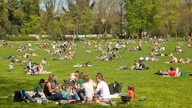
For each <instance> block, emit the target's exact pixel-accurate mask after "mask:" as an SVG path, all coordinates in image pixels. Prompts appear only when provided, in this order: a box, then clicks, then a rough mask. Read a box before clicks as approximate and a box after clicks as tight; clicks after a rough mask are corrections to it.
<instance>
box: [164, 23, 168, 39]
mask: <svg viewBox="0 0 192 108" xmlns="http://www.w3.org/2000/svg"><path fill="white" fill-rule="evenodd" d="M165 27H166V35H167V37H168V24H167V25H166V26H165Z"/></svg>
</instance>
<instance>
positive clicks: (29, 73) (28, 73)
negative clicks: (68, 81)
mask: <svg viewBox="0 0 192 108" xmlns="http://www.w3.org/2000/svg"><path fill="white" fill-rule="evenodd" d="M50 73H52V72H51V71H50V72H47V73H38V72H35V74H50ZM26 75H31V72H27V73H26Z"/></svg>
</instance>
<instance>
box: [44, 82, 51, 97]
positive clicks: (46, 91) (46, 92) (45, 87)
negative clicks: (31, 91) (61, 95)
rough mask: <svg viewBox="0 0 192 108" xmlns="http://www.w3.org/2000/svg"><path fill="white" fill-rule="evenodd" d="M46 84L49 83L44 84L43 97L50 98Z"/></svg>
mask: <svg viewBox="0 0 192 108" xmlns="http://www.w3.org/2000/svg"><path fill="white" fill-rule="evenodd" d="M47 83H49V82H46V83H45V86H44V90H43V93H44V94H45V96H51V95H52V93H50V92H49V89H48V86H47Z"/></svg>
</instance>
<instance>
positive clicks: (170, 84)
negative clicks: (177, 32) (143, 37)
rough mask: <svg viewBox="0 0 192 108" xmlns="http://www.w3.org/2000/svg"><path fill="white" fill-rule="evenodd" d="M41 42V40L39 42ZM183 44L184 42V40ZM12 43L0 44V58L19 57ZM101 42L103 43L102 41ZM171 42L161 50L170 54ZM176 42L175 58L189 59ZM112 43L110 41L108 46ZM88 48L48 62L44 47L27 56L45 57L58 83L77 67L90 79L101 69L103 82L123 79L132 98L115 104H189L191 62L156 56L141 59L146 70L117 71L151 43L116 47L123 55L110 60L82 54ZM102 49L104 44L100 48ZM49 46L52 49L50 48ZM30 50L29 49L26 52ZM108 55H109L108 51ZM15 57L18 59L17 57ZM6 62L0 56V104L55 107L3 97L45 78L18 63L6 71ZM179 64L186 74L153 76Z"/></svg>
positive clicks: (143, 53)
mask: <svg viewBox="0 0 192 108" xmlns="http://www.w3.org/2000/svg"><path fill="white" fill-rule="evenodd" d="M34 43H35V42H32V45H33V46H32V47H35V45H34ZM40 43H43V42H40ZM183 43H184V45H186V43H187V42H184V41H183ZM10 44H13V45H14V47H13V48H4V47H0V57H4V56H5V57H7V56H9V55H19V56H22V55H23V54H24V53H26V52H17V51H16V50H15V49H16V48H18V46H19V44H18V42H9V45H10ZM77 45H78V46H79V45H80V46H85V45H82V44H80V43H77ZM102 45H104V43H102ZM136 45H137V44H129V45H128V48H130V47H132V46H136ZM175 45H177V41H175V42H167V43H166V44H164V46H165V51H162V52H161V53H163V54H165V53H173V51H174V48H175ZM184 45H180V46H181V48H182V49H183V51H184V52H185V53H173V55H174V56H175V57H177V58H178V59H180V58H181V57H182V58H183V59H184V60H185V59H186V58H187V57H189V58H190V59H192V54H191V52H192V49H189V48H187V46H184ZM112 46H114V44H113V45H112ZM88 47H91V48H76V50H75V52H76V53H77V55H76V56H75V59H72V60H54V61H51V60H50V58H51V57H52V56H53V55H51V54H46V51H45V50H44V49H40V50H38V51H33V52H34V53H36V54H39V55H40V56H38V57H31V58H29V59H32V61H33V62H37V63H40V62H41V60H42V59H43V58H47V63H50V65H48V66H44V70H46V71H52V74H54V75H56V76H57V78H58V79H59V81H60V83H63V79H68V76H69V75H70V73H72V72H75V71H76V70H79V71H80V72H84V73H85V74H86V75H89V76H90V77H91V79H93V80H94V81H96V74H97V73H98V72H101V73H102V74H103V76H104V79H105V81H106V82H107V84H110V83H112V82H115V81H118V82H123V88H122V92H127V86H128V85H132V86H134V87H135V100H132V101H130V105H128V106H126V105H125V104H124V103H122V101H121V99H114V100H115V102H116V103H117V107H147V108H149V107H152V108H154V107H155V108H162V107H175V108H180V107H184V108H186V107H191V101H192V98H191V94H192V91H191V90H192V85H191V77H190V76H189V73H191V72H192V71H191V69H192V68H191V63H186V64H178V63H173V64H166V63H163V62H166V61H170V60H171V57H157V58H158V59H160V61H148V62H144V64H145V65H146V66H148V67H149V68H150V69H149V70H130V69H128V70H120V71H117V70H115V69H117V68H118V67H119V66H123V65H128V63H130V66H131V65H132V64H133V61H134V60H138V59H139V56H143V57H146V56H149V55H148V54H149V53H150V52H151V49H150V48H149V47H152V43H151V42H148V44H146V45H142V51H133V52H130V51H126V52H123V49H120V52H122V54H117V55H118V56H122V57H123V58H119V59H114V60H113V61H98V59H97V58H95V57H96V56H100V55H101V52H95V53H85V50H86V49H93V48H94V45H92V46H88ZM102 48H103V49H104V50H106V46H103V47H102ZM49 49H52V47H50V48H49ZM29 52H32V51H29ZM109 55H110V54H109ZM18 59H19V58H18ZM19 60H28V59H19ZM87 61H91V64H92V67H89V68H87V67H82V68H78V67H76V68H75V67H73V65H76V64H77V63H79V64H81V63H85V62H87ZM9 62H10V59H1V60H0V66H1V68H0V72H1V74H0V82H1V84H0V91H1V92H0V105H1V106H0V107H4V108H7V107H59V106H58V105H56V104H55V102H53V103H51V104H43V105H39V104H36V103H16V102H13V98H7V96H10V95H13V94H14V93H13V92H14V91H18V90H21V89H24V90H26V91H28V90H33V89H34V87H35V85H36V84H37V83H38V81H39V80H40V79H41V78H43V79H45V80H48V75H24V73H23V66H20V63H14V64H13V67H14V71H13V72H9ZM171 66H172V67H174V68H176V67H179V70H180V71H185V72H186V73H187V74H188V75H187V76H186V77H163V76H159V75H155V74H154V73H155V72H157V70H159V69H160V70H162V71H167V70H169V68H170V67H171ZM141 96H145V97H146V99H147V101H138V100H139V99H140V98H141ZM60 107H87V108H88V107H105V106H99V105H95V104H88V105H83V106H79V105H66V106H64V105H63V106H60Z"/></svg>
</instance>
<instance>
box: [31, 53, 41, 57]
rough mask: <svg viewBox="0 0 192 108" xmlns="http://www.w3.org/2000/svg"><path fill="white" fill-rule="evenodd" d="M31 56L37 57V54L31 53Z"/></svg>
mask: <svg viewBox="0 0 192 108" xmlns="http://www.w3.org/2000/svg"><path fill="white" fill-rule="evenodd" d="M31 56H39V55H38V54H35V53H31Z"/></svg>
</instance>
